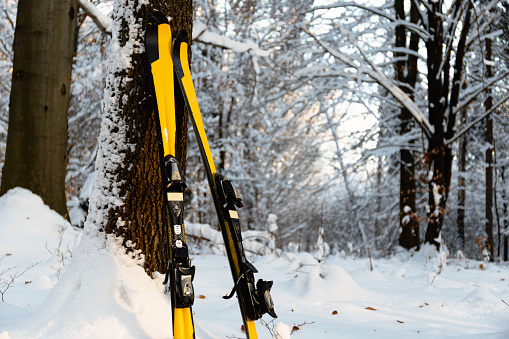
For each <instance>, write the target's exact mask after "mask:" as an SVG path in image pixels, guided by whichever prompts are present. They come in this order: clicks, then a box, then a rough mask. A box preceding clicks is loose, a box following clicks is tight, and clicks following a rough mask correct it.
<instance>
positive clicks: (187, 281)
mask: <svg viewBox="0 0 509 339" xmlns="http://www.w3.org/2000/svg"><path fill="white" fill-rule="evenodd" d="M194 271H195V267H194V266H191V267H183V266H178V267H177V268H176V269H175V271H174V272H175V282H176V285H177V291H176V292H177V293H176V297H177V298H176V299H177V300H176V302H177V307H180V308H183V307H190V306H192V305H193V304H194V288H193V280H194Z"/></svg>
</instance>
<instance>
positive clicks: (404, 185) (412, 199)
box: [395, 0, 420, 249]
mask: <svg viewBox="0 0 509 339" xmlns="http://www.w3.org/2000/svg"><path fill="white" fill-rule="evenodd" d="M395 9H396V18H397V19H399V20H402V21H403V20H405V7H404V1H403V0H397V1H396V2H395ZM416 14H417V13H416V8H415V5H414V4H412V6H411V15H410V21H411V22H412V23H415V22H416V20H417V15H416ZM406 34H407V33H406V29H405V27H404V26H397V27H396V48H401V49H403V48H407V37H406ZM418 43H419V40H418V37H417V35H415V34H412V35H411V37H410V46H408V48H410V49H412V50H414V51H416V52H417V48H418ZM395 54H396V57H397V58H398V62H397V63H396V79H397V80H398V83H399V84H400V87H401V89H402V90H403V91H405V93H407V94H408V95H409V97H410V98H412V99H413V97H414V95H413V89H414V88H415V82H416V79H417V58H415V57H414V56H410V55H407V54H404V53H398V52H397V53H395ZM405 59H406V60H405ZM399 118H400V121H401V124H400V130H399V134H400V135H405V134H407V133H408V132H410V131H411V130H412V127H413V124H412V122H413V119H412V115H411V114H410V112H409V111H408V109H406V108H404V107H402V108H401V112H400V115H399ZM414 143H415V142H414V140H410V141H409V149H405V148H402V149H401V150H400V181H399V185H400V189H399V221H400V230H401V232H400V235H399V244H400V246H402V247H404V248H407V249H410V248H413V247H417V248H419V246H420V237H419V221H418V218H417V210H416V183H415V159H414V154H413V153H412V151H411V150H410V148H411V146H412V145H413V144H414Z"/></svg>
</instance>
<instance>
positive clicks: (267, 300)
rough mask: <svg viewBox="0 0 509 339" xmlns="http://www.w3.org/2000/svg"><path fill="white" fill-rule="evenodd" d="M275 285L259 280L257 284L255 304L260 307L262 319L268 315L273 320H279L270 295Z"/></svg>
mask: <svg viewBox="0 0 509 339" xmlns="http://www.w3.org/2000/svg"><path fill="white" fill-rule="evenodd" d="M273 284H274V283H273V282H272V281H265V280H262V279H258V281H257V282H256V291H254V293H253V295H254V299H255V303H256V304H257V305H258V307H259V312H260V317H261V315H262V314H265V313H268V314H269V315H270V316H271V317H272V318H277V315H276V312H275V311H274V301H273V300H272V296H271V295H270V289H271V288H272V285H273Z"/></svg>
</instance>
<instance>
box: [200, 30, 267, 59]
mask: <svg viewBox="0 0 509 339" xmlns="http://www.w3.org/2000/svg"><path fill="white" fill-rule="evenodd" d="M193 40H194V41H197V42H201V43H204V44H208V45H213V46H216V47H219V48H224V49H231V50H232V51H234V52H237V53H244V52H249V53H251V54H253V55H257V56H260V57H266V56H269V54H270V51H266V50H263V49H261V48H260V46H258V44H257V43H256V42H254V41H252V40H247V41H245V42H239V41H236V40H233V39H231V38H229V37H227V36H225V35H223V34H219V33H216V32H213V31H211V30H209V29H208V27H207V25H205V24H204V23H201V22H195V23H194V25H193Z"/></svg>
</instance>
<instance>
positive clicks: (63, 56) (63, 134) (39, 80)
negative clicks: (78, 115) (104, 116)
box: [0, 0, 78, 216]
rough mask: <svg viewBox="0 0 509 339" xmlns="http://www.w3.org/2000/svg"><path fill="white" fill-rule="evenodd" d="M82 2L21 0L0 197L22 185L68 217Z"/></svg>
mask: <svg viewBox="0 0 509 339" xmlns="http://www.w3.org/2000/svg"><path fill="white" fill-rule="evenodd" d="M77 10H78V7H77V1H76V0H47V1H40V0H20V1H19V3H18V14H17V18H16V30H15V33H14V45H13V50H14V63H13V72H12V87H11V95H10V106H9V129H8V135H7V147H6V155H5V165H4V168H3V173H2V185H1V188H0V194H4V193H6V192H7V191H8V190H9V189H11V188H14V187H17V186H21V187H24V188H27V189H29V190H31V191H32V192H33V193H35V194H37V195H39V196H40V197H41V198H42V199H43V201H44V202H45V203H46V204H47V205H48V206H49V207H50V208H52V209H54V210H55V211H57V212H58V213H59V214H61V215H64V216H67V206H66V199H65V175H66V166H67V111H68V109H69V96H70V84H71V71H72V62H73V56H74V47H75V31H76V14H77Z"/></svg>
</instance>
